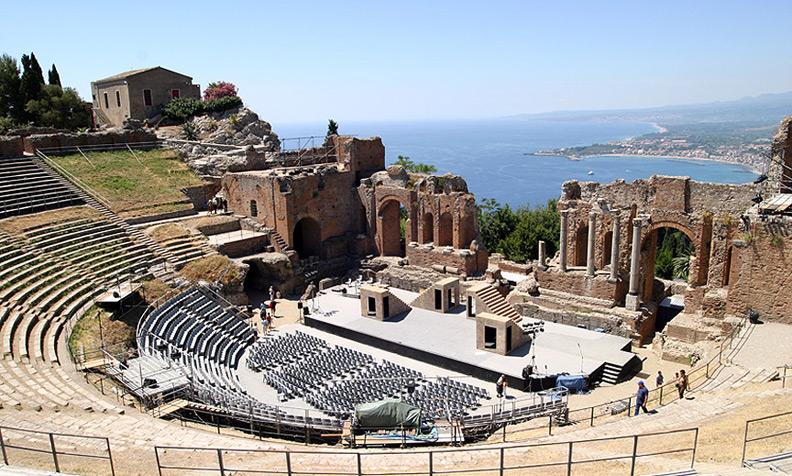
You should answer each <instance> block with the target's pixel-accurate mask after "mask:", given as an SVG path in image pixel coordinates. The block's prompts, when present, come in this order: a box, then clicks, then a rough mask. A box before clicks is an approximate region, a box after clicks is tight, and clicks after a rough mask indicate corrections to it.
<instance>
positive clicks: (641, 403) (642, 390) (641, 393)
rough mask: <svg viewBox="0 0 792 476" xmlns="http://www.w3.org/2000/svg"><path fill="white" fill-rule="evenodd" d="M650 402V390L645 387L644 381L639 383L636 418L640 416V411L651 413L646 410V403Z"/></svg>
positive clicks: (636, 398) (636, 397)
mask: <svg viewBox="0 0 792 476" xmlns="http://www.w3.org/2000/svg"><path fill="white" fill-rule="evenodd" d="M648 400H649V389H648V388H646V385H644V381H643V380H639V381H638V391H637V392H636V393H635V416H638V413H639V412H640V410H643V411H644V413H649V410H647V409H646V402H647V401H648Z"/></svg>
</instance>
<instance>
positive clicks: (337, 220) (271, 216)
mask: <svg viewBox="0 0 792 476" xmlns="http://www.w3.org/2000/svg"><path fill="white" fill-rule="evenodd" d="M330 146H331V147H333V148H334V151H335V153H334V154H332V155H328V156H327V160H325V161H323V162H321V163H314V164H312V165H291V164H290V165H291V166H283V167H275V168H271V169H268V170H253V171H246V172H236V173H228V174H226V175H224V176H223V180H222V194H223V196H225V197H226V199H227V200H228V204H229V208H230V209H231V210H233V211H234V212H235V213H238V214H243V215H246V216H248V217H250V218H252V219H254V220H256V221H257V222H258V223H260V224H261V225H262V226H264V227H266V228H268V229H269V230H271V235H272V237H273V239H274V241H276V242H278V241H280V242H282V245H283V246H282V247H288V248H291V249H293V250H294V251H296V253H297V255H298V257H299V259H300V260H306V259H317V260H323V261H326V260H338V259H343V258H344V257H354V258H356V259H360V258H363V257H365V256H369V255H377V256H398V257H406V258H407V261H408V262H409V264H411V265H417V266H424V267H430V266H432V265H435V266H441V267H442V268H443V271H449V272H453V273H460V274H474V273H477V272H481V271H483V270H484V269H485V268H486V251H484V250H479V249H478V246H477V245H476V238H477V237H478V228H477V214H476V205H475V198H474V197H473V195H472V194H470V193H468V191H467V185H466V184H465V182H464V180H462V179H461V178H459V177H454V176H442V177H435V176H425V175H420V174H408V173H407V172H406V171H405V170H404V169H402V168H401V167H398V166H396V167H390V168H389V169H388V170H385V149H384V147H383V145H382V141H381V140H380V139H379V138H371V139H358V138H354V137H348V136H335V137H333V138H332V143H331V145H330ZM435 217H437V218H435ZM446 268H447V269H446Z"/></svg>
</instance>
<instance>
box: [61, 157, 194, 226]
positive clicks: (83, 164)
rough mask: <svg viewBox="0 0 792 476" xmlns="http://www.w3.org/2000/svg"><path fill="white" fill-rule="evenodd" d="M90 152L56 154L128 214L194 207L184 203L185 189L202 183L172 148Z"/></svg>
mask: <svg viewBox="0 0 792 476" xmlns="http://www.w3.org/2000/svg"><path fill="white" fill-rule="evenodd" d="M135 155H137V157H138V158H139V159H140V162H138V160H136V159H135V157H134V156H133V155H132V154H131V153H130V152H129V151H123V150H121V151H111V152H87V153H86V156H87V157H88V159H89V160H86V159H85V157H83V156H82V155H80V154H73V155H66V156H63V157H53V159H54V160H55V161H56V163H57V164H58V165H60V166H61V167H63V168H64V169H66V170H67V171H68V172H69V173H71V174H73V175H75V176H77V177H78V178H79V179H80V180H82V181H83V182H85V183H86V184H87V185H88V186H89V187H90V188H91V189H93V190H95V191H97V192H98V193H99V194H100V195H102V196H103V197H105V198H106V199H107V200H109V201H110V206H111V208H112V209H113V211H115V212H116V213H118V214H120V215H122V216H124V217H133V216H143V215H152V214H155V213H164V212H167V211H174V210H180V209H184V208H191V205H190V204H189V203H184V202H185V200H186V197H185V195H184V194H183V193H182V192H181V189H182V188H185V187H193V186H196V185H201V183H202V182H201V179H200V178H199V177H198V176H197V175H196V174H195V173H194V172H192V171H191V170H190V169H189V168H188V167H187V165H185V164H184V163H183V162H182V161H181V159H179V157H178V155H177V153H176V152H175V151H173V150H170V149H154V150H148V151H135Z"/></svg>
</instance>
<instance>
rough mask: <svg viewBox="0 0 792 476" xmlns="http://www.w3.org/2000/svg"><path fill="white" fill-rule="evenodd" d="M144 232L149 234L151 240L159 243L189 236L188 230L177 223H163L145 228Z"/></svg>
mask: <svg viewBox="0 0 792 476" xmlns="http://www.w3.org/2000/svg"><path fill="white" fill-rule="evenodd" d="M145 233H146V234H147V235H148V236H150V237H151V239H152V240H154V241H158V242H160V243H162V242H165V241H168V240H175V239H177V238H187V237H188V236H190V230H188V229H187V228H185V227H183V226H182V225H179V224H178V223H165V224H164V225H158V226H153V227H151V228H147V229H146V231H145Z"/></svg>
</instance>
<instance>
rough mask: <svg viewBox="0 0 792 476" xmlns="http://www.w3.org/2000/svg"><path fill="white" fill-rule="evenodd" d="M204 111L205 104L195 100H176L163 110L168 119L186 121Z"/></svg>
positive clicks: (172, 100)
mask: <svg viewBox="0 0 792 476" xmlns="http://www.w3.org/2000/svg"><path fill="white" fill-rule="evenodd" d="M202 111H203V102H202V101H201V100H200V99H195V98H174V99H171V100H170V101H169V102H168V104H166V105H165V107H164V108H162V114H164V115H165V117H167V118H168V119H173V120H176V121H184V120H186V119H189V118H191V117H193V116H195V115H196V114H200V113H201V112H202Z"/></svg>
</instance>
